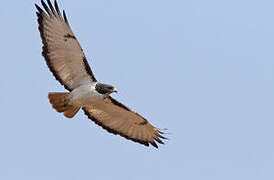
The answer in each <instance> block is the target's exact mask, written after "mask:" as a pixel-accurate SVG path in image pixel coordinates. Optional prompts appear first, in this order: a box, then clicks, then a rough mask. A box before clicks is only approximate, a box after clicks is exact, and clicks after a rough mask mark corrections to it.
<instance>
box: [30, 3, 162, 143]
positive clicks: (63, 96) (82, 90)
mask: <svg viewBox="0 0 274 180" xmlns="http://www.w3.org/2000/svg"><path fill="white" fill-rule="evenodd" d="M41 4H42V7H43V9H42V8H41V7H40V6H39V5H37V4H35V7H36V10H37V11H36V15H37V21H38V29H39V32H40V36H41V39H42V44H43V47H42V56H43V57H44V59H45V61H46V64H47V66H48V68H49V70H50V71H51V72H52V74H53V75H54V76H55V78H56V80H57V81H59V82H60V83H61V85H63V86H64V88H65V89H67V90H68V92H49V93H48V99H49V102H50V104H51V105H52V107H53V108H54V109H55V110H56V111H57V112H59V113H63V115H64V116H65V117H67V118H73V117H74V116H75V114H76V113H77V112H78V111H79V110H80V109H82V110H83V111H84V113H85V115H87V117H88V118H89V119H91V120H92V121H93V122H94V123H96V124H97V125H99V126H101V127H102V128H103V129H105V130H107V131H108V132H109V133H112V134H115V135H120V136H122V137H124V138H126V139H128V140H131V141H133V142H137V143H140V144H143V145H145V146H149V145H152V146H154V147H155V148H158V144H164V142H163V141H162V140H166V139H167V138H166V137H164V135H163V134H165V133H164V132H163V131H162V130H160V129H158V128H156V127H154V126H153V125H152V124H151V123H150V122H148V120H147V119H146V118H144V117H143V116H141V115H140V114H138V113H137V112H135V111H133V110H131V109H130V108H128V107H127V106H125V105H124V104H122V103H120V102H119V101H118V100H116V99H114V98H113V97H111V95H110V94H111V93H115V92H117V89H116V88H115V87H114V86H112V85H109V84H105V83H101V82H99V81H97V79H96V78H95V76H94V74H93V72H92V70H91V68H90V66H89V64H88V61H87V59H86V56H85V54H84V51H83V49H82V47H81V45H80V43H79V41H78V40H77V38H76V36H75V35H74V33H73V32H72V29H71V27H70V24H69V22H68V19H67V16H66V12H65V10H63V12H62V13H61V12H60V10H59V7H58V3H57V1H56V0H55V1H54V5H53V4H52V3H51V1H50V0H47V4H46V3H45V2H44V0H41ZM157 143H158V144H157Z"/></svg>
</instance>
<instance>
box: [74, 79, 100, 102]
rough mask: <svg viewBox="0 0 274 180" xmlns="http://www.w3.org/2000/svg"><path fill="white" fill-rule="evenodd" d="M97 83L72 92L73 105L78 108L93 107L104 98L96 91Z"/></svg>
mask: <svg viewBox="0 0 274 180" xmlns="http://www.w3.org/2000/svg"><path fill="white" fill-rule="evenodd" d="M96 83H97V82H95V83H89V84H84V85H82V86H80V87H78V88H75V89H74V90H73V91H72V92H71V101H70V102H71V103H72V104H75V105H77V106H85V105H91V104H92V103H93V102H95V101H96V100H99V99H102V98H103V97H104V96H103V95H102V94H99V93H98V92H97V91H96V90H95V85H96Z"/></svg>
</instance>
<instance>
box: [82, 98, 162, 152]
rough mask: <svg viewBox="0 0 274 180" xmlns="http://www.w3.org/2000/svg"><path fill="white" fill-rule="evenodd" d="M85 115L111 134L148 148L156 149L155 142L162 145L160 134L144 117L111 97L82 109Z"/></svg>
mask: <svg viewBox="0 0 274 180" xmlns="http://www.w3.org/2000/svg"><path fill="white" fill-rule="evenodd" d="M83 110H84V112H85V114H86V115H87V116H88V117H89V118H90V119H91V120H92V121H94V122H95V123H96V124H98V125H99V126H101V127H103V128H104V129H106V130H107V131H108V132H110V133H113V134H119V135H120V136H122V137H125V138H126V139H129V140H132V141H134V142H138V143H141V144H144V145H146V146H148V145H149V144H151V145H153V146H154V147H156V148H157V147H158V146H157V144H156V142H155V141H157V142H158V143H160V144H164V143H163V142H162V140H161V139H166V138H165V137H163V136H162V135H161V134H162V132H161V131H160V130H158V129H157V128H156V127H154V126H153V125H152V124H150V123H149V122H148V121H147V120H146V119H145V118H144V117H142V116H141V115H139V114H138V113H136V112H134V111H132V110H130V109H129V108H127V107H126V106H125V105H123V104H121V103H120V102H118V101H117V100H115V99H113V98H112V97H109V98H106V99H104V100H99V101H96V102H94V103H93V104H91V105H90V106H85V107H83Z"/></svg>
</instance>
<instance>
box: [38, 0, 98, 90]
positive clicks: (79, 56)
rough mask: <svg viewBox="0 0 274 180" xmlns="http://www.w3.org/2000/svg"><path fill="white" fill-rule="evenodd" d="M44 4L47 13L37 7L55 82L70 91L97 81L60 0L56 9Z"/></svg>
mask: <svg viewBox="0 0 274 180" xmlns="http://www.w3.org/2000/svg"><path fill="white" fill-rule="evenodd" d="M47 3H48V5H47V4H46V3H45V2H44V1H43V0H41V4H42V6H43V8H44V9H45V11H44V10H43V9H42V8H40V7H39V6H38V5H37V4H35V7H36V9H37V12H36V14H37V17H38V24H39V31H40V35H41V38H42V42H43V52H42V55H43V56H44V58H45V60H46V63H47V65H48V67H49V69H50V71H51V72H52V73H53V75H54V76H55V78H56V79H57V80H58V81H59V82H60V83H61V84H62V85H64V86H65V88H66V89H68V90H70V91H71V90H73V89H74V88H76V87H78V86H80V85H82V84H85V83H88V82H92V81H96V78H95V77H94V75H93V73H92V71H91V69H90V66H89V64H88V62H87V60H86V57H85V54H84V52H83V50H82V48H81V45H80V44H79V42H78V40H77V39H76V37H75V35H74V33H73V32H72V30H71V28H70V26H69V23H68V20H67V17H66V13H65V11H63V17H62V15H61V13H60V10H59V7H58V4H57V2H56V0H55V1H54V6H53V5H52V4H51V2H50V0H47Z"/></svg>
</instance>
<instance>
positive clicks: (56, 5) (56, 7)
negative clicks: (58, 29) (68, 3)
mask: <svg viewBox="0 0 274 180" xmlns="http://www.w3.org/2000/svg"><path fill="white" fill-rule="evenodd" d="M54 6H55V9H56V11H57V13H58V15H59V16H61V13H60V9H59V7H58V4H57V1H56V0H54Z"/></svg>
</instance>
